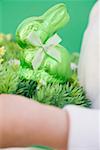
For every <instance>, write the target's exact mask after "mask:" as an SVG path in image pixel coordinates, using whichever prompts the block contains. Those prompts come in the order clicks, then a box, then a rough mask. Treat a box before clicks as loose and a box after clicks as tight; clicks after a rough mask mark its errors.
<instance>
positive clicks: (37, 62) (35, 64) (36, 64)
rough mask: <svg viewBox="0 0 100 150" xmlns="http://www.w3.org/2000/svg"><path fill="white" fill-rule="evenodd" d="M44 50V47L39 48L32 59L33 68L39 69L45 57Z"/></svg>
mask: <svg viewBox="0 0 100 150" xmlns="http://www.w3.org/2000/svg"><path fill="white" fill-rule="evenodd" d="M44 55H45V54H44V52H43V51H42V49H39V50H38V51H37V52H36V54H35V58H34V59H33V61H32V66H33V69H38V68H39V67H40V65H41V63H42V61H43V58H44Z"/></svg>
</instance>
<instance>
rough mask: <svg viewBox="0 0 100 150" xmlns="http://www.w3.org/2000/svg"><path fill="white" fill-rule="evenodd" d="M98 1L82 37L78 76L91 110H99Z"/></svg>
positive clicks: (99, 52)
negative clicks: (90, 104)
mask: <svg viewBox="0 0 100 150" xmlns="http://www.w3.org/2000/svg"><path fill="white" fill-rule="evenodd" d="M99 13H100V1H97V3H96V4H95V6H94V7H93V9H92V11H91V13H90V19H89V24H88V27H87V29H86V31H85V34H84V37H83V43H82V48H81V54H80V61H79V68H78V76H79V81H80V83H81V85H82V86H83V87H84V89H85V90H86V94H87V97H88V98H89V99H90V100H91V101H92V107H93V108H100V37H99V35H100V34H99V31H100V25H99Z"/></svg>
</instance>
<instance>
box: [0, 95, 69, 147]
mask: <svg viewBox="0 0 100 150" xmlns="http://www.w3.org/2000/svg"><path fill="white" fill-rule="evenodd" d="M68 131H69V116H68V113H67V112H65V111H64V110H61V109H58V108H56V107H53V106H47V105H43V104H40V103H38V102H36V101H33V100H32V101H31V100H30V99H27V98H25V97H21V96H15V95H0V147H1V148H6V147H28V146H31V145H45V146H50V147H53V148H55V149H57V150H58V149H59V150H66V148H67V143H68Z"/></svg>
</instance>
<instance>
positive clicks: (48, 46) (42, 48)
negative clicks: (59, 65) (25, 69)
mask: <svg viewBox="0 0 100 150" xmlns="http://www.w3.org/2000/svg"><path fill="white" fill-rule="evenodd" d="M28 41H29V42H30V43H31V44H32V45H34V46H37V47H39V49H38V50H37V52H36V55H35V57H34V59H33V61H32V66H33V68H34V69H38V68H39V67H40V65H41V63H42V61H43V58H44V56H45V54H47V55H48V56H49V57H51V58H52V59H54V60H55V61H57V62H61V57H60V53H59V51H58V50H57V48H56V47H55V46H56V45H58V44H59V43H60V42H61V41H62V40H61V38H60V37H59V36H58V35H57V34H54V35H53V36H52V37H50V38H49V39H48V40H47V41H46V43H45V44H43V43H42V41H41V39H40V37H39V36H38V35H37V33H36V32H35V31H33V32H31V33H30V34H29V36H28Z"/></svg>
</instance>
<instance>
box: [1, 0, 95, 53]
mask: <svg viewBox="0 0 100 150" xmlns="http://www.w3.org/2000/svg"><path fill="white" fill-rule="evenodd" d="M60 2H64V3H65V4H66V7H67V9H68V12H69V14H70V22H69V23H68V24H67V25H66V26H65V27H64V28H63V29H62V30H60V31H59V32H58V33H60V36H61V37H62V39H63V42H62V44H63V45H64V46H65V47H66V48H67V49H68V50H69V51H70V52H72V51H79V50H80V46H81V41H82V36H83V33H84V30H85V28H86V25H87V23H88V16H89V12H90V10H91V8H92V6H93V5H94V3H95V2H96V0H0V32H4V33H13V34H14V35H15V31H16V28H17V26H18V25H19V23H20V22H21V21H22V20H23V19H25V18H27V17H30V16H38V15H41V14H42V13H43V12H45V11H46V10H47V9H48V8H49V7H51V6H53V5H55V4H57V3H60Z"/></svg>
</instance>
